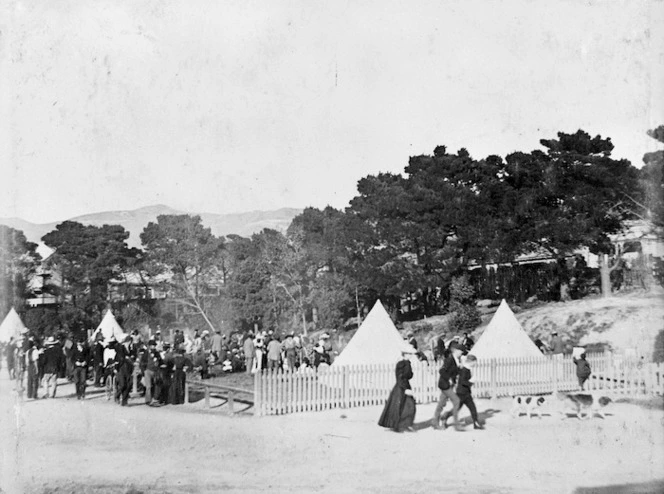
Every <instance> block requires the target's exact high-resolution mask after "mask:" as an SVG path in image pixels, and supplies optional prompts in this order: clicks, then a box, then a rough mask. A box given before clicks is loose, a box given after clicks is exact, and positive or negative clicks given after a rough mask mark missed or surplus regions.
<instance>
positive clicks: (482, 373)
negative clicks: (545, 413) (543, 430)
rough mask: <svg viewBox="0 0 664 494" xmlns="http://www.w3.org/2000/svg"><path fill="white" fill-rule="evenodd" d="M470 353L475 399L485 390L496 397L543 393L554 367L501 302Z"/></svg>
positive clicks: (505, 303)
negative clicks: (474, 366)
mask: <svg viewBox="0 0 664 494" xmlns="http://www.w3.org/2000/svg"><path fill="white" fill-rule="evenodd" d="M470 353H471V354H472V355H475V357H477V360H478V366H477V367H476V368H475V370H474V371H473V380H474V381H475V390H476V391H477V394H478V395H480V394H483V391H484V392H488V390H489V388H493V391H491V393H494V392H495V393H498V394H500V395H512V394H519V393H533V392H539V391H542V390H547V389H548V388H549V384H548V383H550V382H551V380H552V379H553V375H554V373H555V369H554V365H555V363H554V362H552V361H551V362H549V361H548V359H547V358H546V357H545V356H544V355H542V352H540V351H539V349H538V348H537V346H535V343H533V342H532V341H531V339H530V337H529V336H528V334H527V333H526V332H525V331H524V330H523V327H521V324H519V321H517V319H516V317H515V316H514V313H513V312H512V309H510V307H509V305H507V302H505V300H503V301H502V302H501V304H500V306H499V307H498V310H497V311H496V313H495V314H494V315H493V318H492V319H491V322H489V325H488V326H487V328H486V329H485V330H484V333H482V336H480V338H479V339H478V340H477V343H476V344H475V346H473V348H472V349H471V350H470Z"/></svg>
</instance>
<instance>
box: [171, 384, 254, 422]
mask: <svg viewBox="0 0 664 494" xmlns="http://www.w3.org/2000/svg"><path fill="white" fill-rule="evenodd" d="M192 388H198V389H201V388H202V389H203V393H204V399H205V408H207V409H209V408H210V396H211V395H212V394H215V395H218V396H221V397H223V398H225V399H226V403H227V405H228V408H227V410H228V413H230V414H231V415H233V414H234V413H235V401H236V399H237V398H236V397H237V396H238V395H240V396H241V397H242V399H241V401H242V402H243V403H247V404H250V405H251V404H253V403H254V401H253V396H254V392H253V391H251V390H248V389H242V388H236V387H233V386H226V385H223V384H216V383H209V382H205V381H197V380H194V379H187V380H186V381H185V388H184V389H185V392H184V394H185V399H184V402H185V403H189V393H190V391H191V389H192ZM238 401H240V400H238Z"/></svg>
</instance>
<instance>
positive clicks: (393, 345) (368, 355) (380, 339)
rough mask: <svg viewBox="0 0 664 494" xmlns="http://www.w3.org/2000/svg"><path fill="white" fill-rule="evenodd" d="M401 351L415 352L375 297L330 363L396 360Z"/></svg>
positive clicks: (357, 363)
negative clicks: (363, 316)
mask: <svg viewBox="0 0 664 494" xmlns="http://www.w3.org/2000/svg"><path fill="white" fill-rule="evenodd" d="M402 350H405V351H408V352H415V349H414V348H413V347H412V346H411V345H410V344H409V343H408V342H406V341H404V339H403V338H402V337H401V335H400V334H399V331H397V328H396V327H395V326H394V323H393V322H392V319H390V316H389V315H388V314H387V311H386V310H385V308H384V307H383V304H381V303H380V300H378V301H377V302H376V304H375V305H374V306H373V309H371V312H369V315H367V318H366V319H365V320H364V321H363V322H362V324H361V325H360V328H359V329H358V330H357V332H356V333H355V335H354V336H353V337H352V338H351V340H350V341H349V342H348V345H346V348H344V349H343V350H342V351H341V353H340V354H339V356H338V357H337V358H336V359H334V362H333V363H332V366H333V367H339V366H342V365H364V364H386V363H396V362H398V361H399V359H400V358H401V351H402Z"/></svg>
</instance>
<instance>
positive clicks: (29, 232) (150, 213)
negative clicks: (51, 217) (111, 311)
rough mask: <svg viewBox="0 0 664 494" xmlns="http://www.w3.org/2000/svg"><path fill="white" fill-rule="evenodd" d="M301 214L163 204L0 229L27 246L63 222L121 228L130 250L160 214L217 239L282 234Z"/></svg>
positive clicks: (10, 221) (11, 220)
mask: <svg viewBox="0 0 664 494" xmlns="http://www.w3.org/2000/svg"><path fill="white" fill-rule="evenodd" d="M302 211H303V209H302V208H289V207H283V208H279V209H274V210H268V211H263V210H254V211H246V212H241V213H226V214H219V213H210V212H201V213H199V212H186V211H180V210H177V209H174V208H171V207H170V206H167V205H165V204H154V205H150V206H144V207H140V208H137V209H129V210H117V211H101V212H98V213H89V214H83V215H79V216H74V217H73V218H69V219H66V220H62V221H52V222H49V223H32V222H30V221H27V220H24V219H22V218H18V217H8V218H0V225H6V226H9V227H12V228H15V229H16V230H21V231H23V233H24V234H25V236H26V238H27V239H28V240H29V241H30V242H35V243H39V242H40V241H41V238H42V237H43V236H44V235H46V234H47V233H48V232H50V231H52V230H54V229H55V227H56V226H57V225H59V224H60V223H62V222H64V221H76V222H78V223H82V224H84V225H95V226H102V225H105V224H106V225H122V226H123V227H124V228H125V229H126V230H127V231H128V232H129V239H128V240H127V243H128V244H129V245H130V246H131V247H139V246H140V243H141V242H140V237H139V235H140V233H141V232H142V231H143V228H145V227H146V226H147V224H148V223H149V222H150V221H153V222H154V221H156V220H157V216H159V215H162V214H191V215H198V216H200V217H201V221H202V222H203V225H205V226H206V227H209V228H210V229H211V230H212V233H213V234H214V235H217V236H222V235H223V236H226V235H232V234H234V235H240V236H242V237H248V236H251V235H252V234H254V233H258V232H260V231H261V230H263V229H264V228H272V229H275V230H279V231H285V230H286V229H287V228H288V226H289V225H290V223H291V221H292V220H293V218H295V216H297V215H298V214H300V213H301V212H302Z"/></svg>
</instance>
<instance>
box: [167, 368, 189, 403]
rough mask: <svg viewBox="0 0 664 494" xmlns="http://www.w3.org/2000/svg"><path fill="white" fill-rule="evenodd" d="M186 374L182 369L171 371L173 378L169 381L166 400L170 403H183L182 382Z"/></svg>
mask: <svg viewBox="0 0 664 494" xmlns="http://www.w3.org/2000/svg"><path fill="white" fill-rule="evenodd" d="M185 379H186V375H185V373H184V371H182V370H177V369H176V370H175V371H174V372H173V380H172V381H171V389H170V393H169V396H168V402H169V403H170V404H172V405H182V404H183V403H184V382H185Z"/></svg>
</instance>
